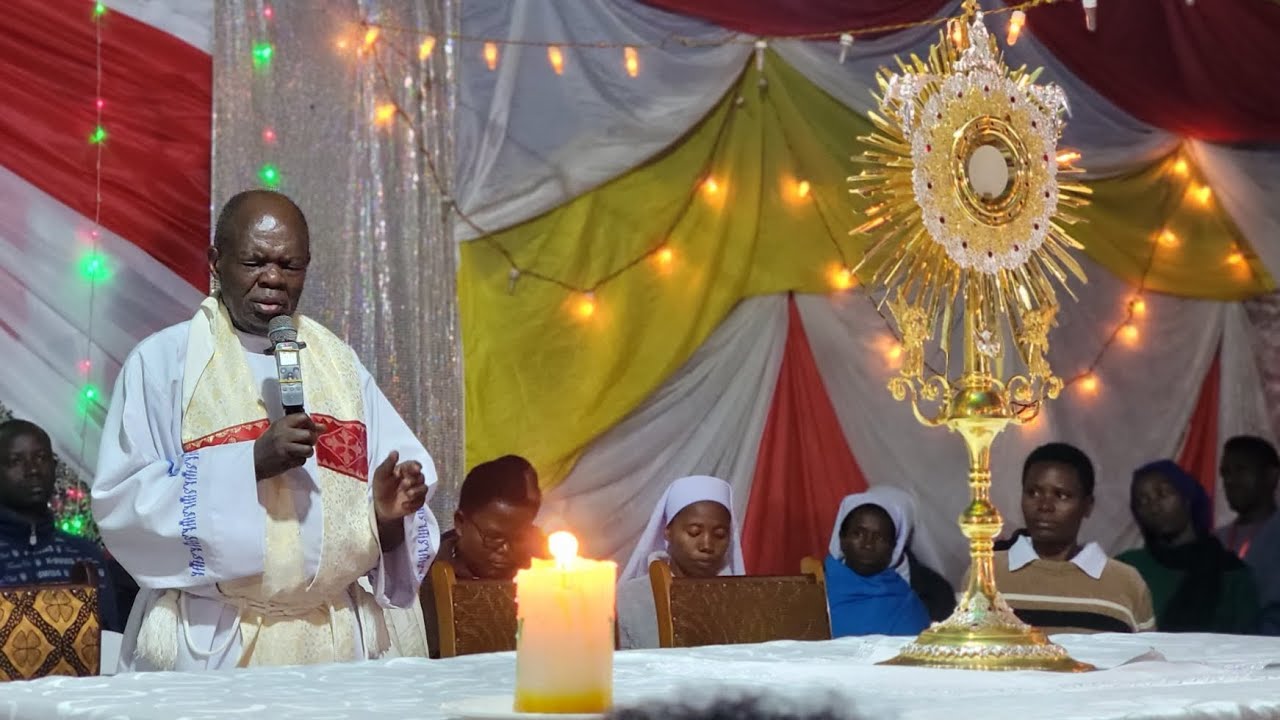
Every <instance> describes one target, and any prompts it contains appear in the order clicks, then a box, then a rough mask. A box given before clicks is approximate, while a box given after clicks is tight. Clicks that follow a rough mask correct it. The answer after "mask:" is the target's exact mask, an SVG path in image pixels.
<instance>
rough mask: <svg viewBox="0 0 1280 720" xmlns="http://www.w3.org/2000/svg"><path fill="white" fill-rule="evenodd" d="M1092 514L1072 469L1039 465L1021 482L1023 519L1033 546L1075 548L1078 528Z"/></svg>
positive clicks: (1090, 499)
mask: <svg viewBox="0 0 1280 720" xmlns="http://www.w3.org/2000/svg"><path fill="white" fill-rule="evenodd" d="M1092 511H1093V496H1092V495H1086V494H1085V492H1084V485H1083V484H1082V483H1081V482H1080V478H1079V477H1077V476H1076V471H1075V468H1073V467H1071V466H1070V465H1067V464H1065V463H1058V462H1039V463H1036V464H1034V465H1032V466H1031V467H1029V468H1027V472H1026V475H1025V476H1024V477H1023V479H1022V516H1023V518H1024V519H1025V520H1026V522H1027V534H1028V535H1030V536H1031V540H1032V542H1035V543H1037V544H1044V545H1048V546H1057V545H1064V546H1067V545H1072V544H1075V542H1076V538H1077V536H1079V534H1080V525H1081V524H1082V523H1083V522H1084V519H1085V518H1086V517H1088V516H1089V513H1091V512H1092Z"/></svg>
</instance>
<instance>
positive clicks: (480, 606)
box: [431, 562, 516, 658]
mask: <svg viewBox="0 0 1280 720" xmlns="http://www.w3.org/2000/svg"><path fill="white" fill-rule="evenodd" d="M431 591H432V594H433V595H434V596H435V597H434V598H433V599H432V601H433V602H434V604H435V609H436V621H437V623H438V626H439V629H440V638H439V643H440V657H442V658H446V657H457V656H459V655H476V654H479V653H493V652H506V651H509V650H515V649H516V586H515V583H513V582H510V581H507V580H459V579H458V578H457V576H456V575H455V574H454V572H453V566H452V565H450V564H449V563H447V562H437V563H435V564H434V565H432V566H431Z"/></svg>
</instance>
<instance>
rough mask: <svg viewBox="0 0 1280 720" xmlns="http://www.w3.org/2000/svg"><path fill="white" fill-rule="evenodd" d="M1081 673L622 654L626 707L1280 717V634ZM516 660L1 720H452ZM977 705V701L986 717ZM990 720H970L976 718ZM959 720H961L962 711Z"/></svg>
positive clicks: (145, 681) (1152, 654) (85, 686)
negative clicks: (743, 702) (767, 701)
mask: <svg viewBox="0 0 1280 720" xmlns="http://www.w3.org/2000/svg"><path fill="white" fill-rule="evenodd" d="M1056 639H1057V640H1058V641H1059V642H1061V643H1062V644H1064V645H1065V646H1066V647H1067V648H1068V650H1070V651H1071V653H1072V654H1073V655H1074V656H1075V657H1076V658H1077V659H1079V660H1083V661H1085V662H1090V663H1093V664H1095V665H1097V666H1098V667H1100V668H1108V669H1105V670H1102V671H1099V672H1095V673H1088V674H1084V675H1055V674H1048V673H1031V672H1016V673H975V672H964V671H945V670H925V669H918V668H897V667H879V666H875V665H873V663H875V662H877V661H880V660H884V659H887V658H889V657H891V656H892V655H893V654H894V652H895V651H896V649H897V648H898V647H899V646H900V645H901V644H902V643H903V642H905V640H904V639H902V638H883V637H875V638H845V639H841V640H833V641H830V642H820V643H796V642H778V643H768V644H764V645H738V646H724V647H708V648H697V649H688V650H657V651H631V652H622V653H618V655H617V658H616V662H615V668H616V669H615V675H616V694H617V696H618V699H619V700H622V701H625V700H635V699H639V698H663V699H666V698H674V697H694V698H706V697H708V695H709V694H711V693H741V692H744V691H751V692H755V693H759V692H761V691H765V692H767V693H768V694H769V695H770V696H772V697H775V698H777V699H778V700H779V701H780V702H807V703H809V704H812V703H813V702H815V699H817V700H822V701H824V702H825V701H828V700H829V701H830V702H832V703H833V704H835V705H837V706H840V707H849V706H850V703H853V704H856V707H857V710H858V711H859V714H860V715H861V716H863V717H867V718H876V720H880V718H899V719H901V720H957V718H964V720H970V719H975V720H976V719H977V718H979V717H983V718H988V719H990V720H997V719H1000V720H1003V719H1006V718H1007V719H1008V720H1029V719H1033V718H1034V719H1037V720H1049V719H1051V718H1053V719H1056V718H1082V719H1089V720H1095V719H1098V718H1267V717H1274V718H1280V638H1246V637H1232V636H1221V635H1165V634H1155V633H1149V634H1144V635H1093V636H1084V635H1061V636H1058V637H1057V638H1056ZM514 672H515V662H514V657H513V656H512V655H511V654H509V653H504V654H499V655H478V656H470V657H463V658H454V659H450V660H425V659H419V658H402V659H394V660H380V661H373V662H363V663H348V664H342V665H321V666H313V667H299V668H269V669H260V670H243V671H233V672H223V673H215V672H207V673H149V674H130V675H117V676H115V677H102V678H45V679H43V680H36V681H33V682H26V683H9V684H7V685H0V718H14V719H17V718H55V717H76V718H103V719H106V718H135V719H138V720H146V719H150V718H157V719H159V718H164V719H165V720H174V719H175V718H191V719H192V720H196V719H200V718H227V717H234V718H240V717H262V718H268V717H269V718H272V720H276V719H278V720H292V719H293V718H299V719H301V718H305V719H306V720H347V719H349V718H350V719H356V718H359V719H362V720H363V719H364V718H370V717H376V718H408V717H412V718H442V717H444V715H443V714H442V713H441V712H440V711H439V706H440V704H441V703H442V702H444V701H445V700H458V699H462V698H467V697H481V696H491V695H497V694H505V693H509V692H510V689H511V687H512V683H513V680H514ZM978 703H981V704H980V705H979V704H978ZM979 707H981V708H983V709H984V710H985V712H984V713H983V714H979V713H977V712H974V710H976V709H977V708H979ZM961 710H962V711H963V712H957V711H961Z"/></svg>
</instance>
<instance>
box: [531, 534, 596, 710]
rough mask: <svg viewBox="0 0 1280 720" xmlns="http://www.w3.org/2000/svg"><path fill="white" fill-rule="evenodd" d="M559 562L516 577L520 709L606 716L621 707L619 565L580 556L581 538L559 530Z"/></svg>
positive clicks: (553, 540) (537, 563) (555, 543)
mask: <svg viewBox="0 0 1280 720" xmlns="http://www.w3.org/2000/svg"><path fill="white" fill-rule="evenodd" d="M547 544H548V546H549V548H550V550H551V555H552V556H553V557H554V558H555V559H554V560H542V559H539V558H534V559H533V560H532V567H530V568H528V569H526V570H521V571H520V572H518V573H517V574H516V607H517V618H518V620H519V628H520V629H519V633H518V636H517V640H516V699H515V711H516V712H526V713H599V712H604V711H605V710H608V709H609V706H610V705H612V704H613V639H614V635H613V621H614V617H613V608H614V583H615V582H617V576H618V567H617V565H616V564H615V563H613V562H608V561H601V560H587V559H585V558H580V557H578V541H577V539H576V538H574V537H573V535H570V534H569V533H567V532H557V533H552V534H551V537H550V538H548V540H547Z"/></svg>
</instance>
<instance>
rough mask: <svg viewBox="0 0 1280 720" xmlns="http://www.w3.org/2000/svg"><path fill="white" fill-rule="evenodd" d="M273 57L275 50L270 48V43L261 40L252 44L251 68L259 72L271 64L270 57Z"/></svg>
mask: <svg viewBox="0 0 1280 720" xmlns="http://www.w3.org/2000/svg"><path fill="white" fill-rule="evenodd" d="M273 55H275V49H274V48H272V47H271V43H269V42H267V41H265V40H263V41H259V42H256V43H254V44H253V66H254V67H255V68H257V69H259V70H261V69H263V68H265V67H267V66H269V65H270V64H271V57H272V56H273Z"/></svg>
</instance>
